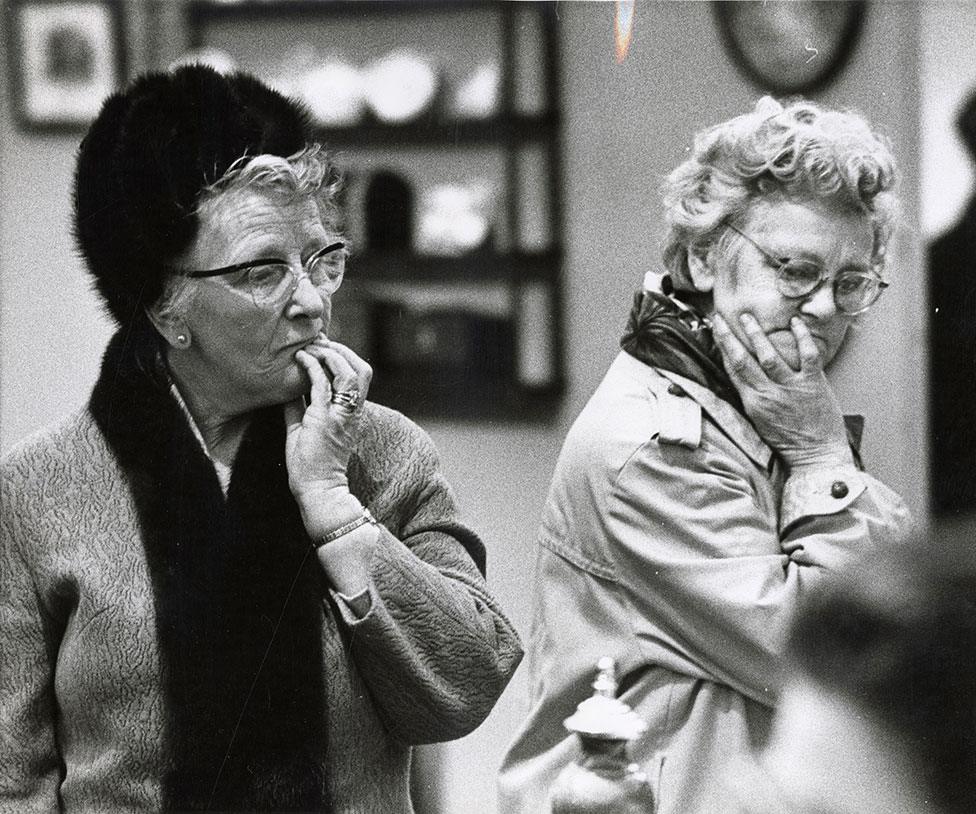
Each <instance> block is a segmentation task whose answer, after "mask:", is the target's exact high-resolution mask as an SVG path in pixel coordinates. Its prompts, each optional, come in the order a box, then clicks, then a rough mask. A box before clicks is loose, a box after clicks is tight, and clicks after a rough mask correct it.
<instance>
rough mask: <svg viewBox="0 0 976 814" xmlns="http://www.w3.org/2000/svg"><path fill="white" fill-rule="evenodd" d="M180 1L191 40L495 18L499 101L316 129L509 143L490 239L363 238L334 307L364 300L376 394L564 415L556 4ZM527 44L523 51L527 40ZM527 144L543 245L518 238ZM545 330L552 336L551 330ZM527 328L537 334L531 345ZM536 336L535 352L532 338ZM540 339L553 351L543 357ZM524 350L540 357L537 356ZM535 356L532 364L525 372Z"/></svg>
mask: <svg viewBox="0 0 976 814" xmlns="http://www.w3.org/2000/svg"><path fill="white" fill-rule="evenodd" d="M184 8H185V17H184V19H185V23H186V26H187V41H188V42H189V44H190V46H191V47H193V48H201V47H205V46H212V47H219V48H222V47H225V45H226V43H225V42H222V41H221V39H220V38H221V36H225V32H226V31H227V30H228V28H230V29H233V30H238V28H239V27H243V28H244V29H249V36H250V39H249V40H248V41H249V42H251V43H252V46H253V43H254V42H255V32H259V31H260V30H261V27H262V26H264V25H266V24H272V25H275V26H280V25H281V24H283V23H285V24H289V25H293V26H294V27H295V30H296V32H298V31H301V32H303V34H304V36H307V37H309V38H310V40H311V41H313V42H314V38H315V37H316V36H319V37H325V32H328V36H327V37H325V39H327V40H328V41H329V42H334V41H337V40H338V39H339V38H337V37H335V32H336V31H337V30H341V31H343V32H344V35H345V36H346V38H347V39H352V40H355V33H354V32H355V31H357V30H360V31H365V30H367V29H361V28H359V27H360V26H367V27H368V26H371V24H372V23H374V22H376V21H385V24H386V25H388V26H389V25H394V26H399V25H400V23H399V22H397V21H396V18H397V15H401V16H402V17H403V18H406V17H407V16H408V15H413V16H414V19H415V20H416V18H417V16H418V15H440V14H451V15H455V17H454V18H447V19H452V20H454V21H457V20H458V18H457V15H465V17H464V19H465V20H469V19H474V18H477V21H478V22H473V23H472V25H485V23H484V21H485V20H490V26H488V27H487V28H486V30H487V31H488V33H490V34H492V35H493V39H492V50H493V52H494V56H495V58H496V60H497V64H498V66H499V68H500V71H501V77H500V80H501V81H500V98H499V104H498V106H497V109H496V110H495V112H494V113H493V115H491V116H489V117H486V118H481V119H470V118H454V117H452V116H451V115H450V113H448V112H447V109H446V106H445V105H443V104H441V103H440V102H441V101H442V100H440V99H439V100H438V102H437V103H435V104H433V105H432V106H431V107H430V109H429V110H428V111H427V112H426V113H425V114H423V115H422V116H420V117H419V118H417V119H415V120H413V121H410V122H408V123H404V124H397V125H391V124H386V123H383V122H379V121H377V120H375V119H371V118H369V117H368V116H367V117H365V118H364V119H363V120H362V121H360V122H357V123H356V124H355V125H354V126H349V127H321V128H319V129H318V130H317V131H316V136H317V138H318V139H319V140H320V141H322V143H324V144H325V145H327V146H328V147H329V148H333V149H338V150H340V151H341V153H340V154H345V153H347V152H348V153H350V154H353V155H354V156H361V155H362V154H363V153H364V151H365V152H367V153H368V154H369V155H371V156H381V157H382V156H390V157H391V158H392V157H395V158H396V159H397V160H399V161H403V160H406V159H404V156H405V155H407V154H409V155H411V156H416V155H417V154H420V155H425V156H434V157H439V156H441V155H445V156H446V155H457V154H458V153H457V151H462V152H463V151H466V150H479V151H481V152H480V153H479V155H481V154H484V152H485V151H489V152H491V153H492V154H494V155H497V156H499V157H500V164H499V166H500V167H501V171H500V173H499V181H500V184H501V188H502V194H501V198H500V202H501V205H500V206H499V207H498V211H497V218H498V221H499V222H497V223H494V224H493V225H494V227H495V228H493V230H492V238H491V240H490V241H489V242H488V245H487V246H486V247H484V248H481V249H478V250H475V251H472V252H470V253H467V254H464V255H461V256H457V257H451V256H431V255H425V254H420V253H417V252H413V251H393V252H390V251H377V250H374V249H371V248H370V247H369V246H368V245H366V246H363V247H362V248H361V249H360V250H358V251H356V253H355V254H354V255H353V257H352V258H351V260H350V266H349V273H348V277H347V279H348V282H347V284H346V285H345V286H343V290H342V291H341V292H340V293H341V294H342V297H341V298H337V303H336V313H337V314H341V313H342V311H343V309H344V308H347V307H351V305H355V307H356V309H357V310H356V311H355V313H357V314H359V315H361V322H362V323H363V325H365V328H364V329H363V330H361V331H360V332H359V335H358V336H357V341H356V342H355V343H353V344H354V347H355V348H356V350H357V351H359V352H360V353H362V354H363V355H365V356H366V357H367V358H368V359H369V360H370V362H371V364H372V365H373V367H374V378H373V384H372V386H371V389H370V398H372V399H374V400H376V401H379V402H381V403H384V404H387V405H389V406H391V407H395V408H397V409H400V410H402V411H404V412H406V413H407V414H409V415H412V416H417V417H436V418H444V419H449V420H463V421H484V420H489V421H522V420H525V421H546V420H551V419H554V418H555V416H556V414H557V412H558V406H559V402H560V399H561V396H562V394H563V392H564V390H565V381H564V375H565V366H564V361H563V351H562V347H563V324H562V311H563V292H562V267H563V248H562V234H563V201H562V190H563V187H562V153H561V141H560V138H561V117H560V105H559V79H558V66H559V54H558V39H559V38H558V30H557V26H558V17H557V14H556V11H557V9H556V7H555V4H553V3H550V2H519V3H515V2H501V1H500V0H276V1H275V2H254V1H249V2H237V3H227V2H219V0H189V2H187V3H186V4H185V7H184ZM468 13H473V15H472V17H468V16H466V15H468ZM529 18H531V22H532V25H531V26H529V27H530V28H532V30H533V31H536V32H537V38H536V41H535V42H534V44H533V45H532V51H533V53H527V51H528V49H527V48H526V47H525V45H526V43H525V39H524V36H523V38H522V39H521V40H520V39H519V38H520V36H522V35H521V29H523V28H525V25H524V24H525V23H526V21H527V19H529ZM431 19H433V16H432V17H431ZM391 20H393V22H392V23H391V22H390V21H391ZM445 24H446V23H445ZM452 24H453V23H452ZM463 24H464V23H463ZM317 26H318V28H316V27H317ZM221 32H224V34H222V33H221ZM316 32H318V34H317V33H316ZM347 44H348V43H347ZM427 45H428V48H430V50H431V51H433V49H434V48H436V47H437V44H436V43H435V44H434V45H433V46H431V44H430V43H428V44H427ZM520 46H522V51H519V50H518V49H519V47H520ZM231 53H233V51H231ZM382 55H383V54H382V53H374V54H371V55H370V56H371V57H374V58H375V57H379V56H382ZM431 55H432V56H434V55H436V56H437V57H438V58H443V59H445V60H451V59H453V60H455V61H456V62H457V65H458V66H462V67H464V68H466V67H467V65H466V63H465V60H466V59H467V58H468V55H467V54H466V53H460V52H457V53H439V52H434V53H432V54H431ZM519 58H522V59H523V60H525V59H529V60H531V61H533V62H534V63H535V65H536V66H537V70H538V73H537V75H536V76H535V77H534V79H535V80H536V81H538V87H539V88H541V100H538V101H541V104H537V105H535V106H534V107H533V106H529V107H528V108H526V106H525V105H524V104H520V102H522V101H523V100H522V99H521V98H520V97H519V93H520V92H521V91H522V88H521V87H520V86H519V81H520V76H519V75H518V71H517V69H516V67H515V66H516V65H517V63H518V60H519ZM537 95H538V94H537ZM404 148H406V152H405V151H404ZM528 150H534V151H536V152H535V154H536V155H539V156H541V160H544V161H545V170H544V171H543V172H539V173H536V174H535V175H534V176H533V181H532V183H534V184H535V188H534V192H535V194H536V195H537V200H538V201H539V202H541V203H540V205H541V206H542V208H543V209H544V215H543V216H542V222H543V223H544V229H543V230H542V231H543V232H544V233H545V234H546V235H547V239H546V241H545V245H538V241H535V242H534V243H533V242H532V241H530V244H532V245H522V244H521V243H520V237H521V236H522V232H521V231H520V230H521V226H522V223H523V218H524V217H525V215H526V212H525V207H526V206H528V205H529V204H527V203H526V202H525V201H524V200H523V197H524V186H523V184H524V183H525V179H524V177H523V174H524V173H525V172H526V169H525V166H524V163H525V155H526V152H525V151H528ZM355 160H356V158H355V157H353V158H352V159H350V161H352V162H355ZM452 160H453V159H452ZM347 169H348V170H349V173H350V178H351V183H359V182H360V181H361V180H362V178H361V175H362V174H361V173H360V168H359V167H358V166H356V165H355V163H353V164H351V165H350V166H349V167H348V168H347ZM536 214H538V213H536ZM538 221H539V218H538V216H537V217H536V222H537V223H538ZM498 234H501V235H503V239H502V240H501V241H498V240H496V237H497V236H498ZM354 242H355V241H354ZM405 287H406V288H408V289H412V290H413V291H414V292H415V296H412V297H405V298H404V300H403V302H402V303H398V302H397V300H396V292H397V291H401V292H402V291H403V290H404V288H405ZM479 287H480V289H483V291H484V297H485V299H486V300H489V299H492V298H494V299H493V300H492V301H493V302H494V301H496V300H497V297H498V293H499V289H501V290H503V291H504V292H507V298H508V302H509V304H510V310H509V311H508V312H507V313H506V314H503V315H501V316H500V315H499V314H498V313H497V309H495V310H489V311H485V310H481V311H479V309H478V303H477V299H478V293H477V292H478V290H479ZM455 288H456V289H457V291H459V292H461V291H462V290H463V296H461V295H460V294H459V297H458V300H457V302H458V305H457V306H456V307H452V306H450V305H448V306H445V305H444V304H443V302H444V299H445V292H448V296H447V300H448V301H450V296H449V295H450V292H451V291H452V290H454V289H455ZM434 289H436V293H437V297H433V295H432V299H434V300H436V301H437V302H438V303H440V304H439V305H436V306H431V307H429V308H428V307H427V306H426V305H425V306H424V307H420V308H418V307H417V302H418V300H422V298H423V297H424V296H425V293H424V292H428V291H431V290H434ZM472 290H474V291H475V294H474V295H473V296H472ZM391 292H392V293H391ZM540 292H542V295H541V296H542V297H543V300H544V302H545V306H546V307H544V308H542V309H541V311H540V309H539V308H538V307H537V308H535V310H533V309H532V308H528V307H526V306H525V303H526V302H529V301H532V302H534V303H535V304H536V305H538V303H539V298H540ZM533 298H534V299H533ZM472 301H474V305H472ZM540 313H542V314H544V316H540ZM528 321H532V322H533V324H527V323H528ZM339 322H340V323H341V320H339ZM360 327H362V326H360ZM340 333H341V332H340ZM540 334H541V335H542V336H543V340H544V341H542V342H541V343H540V340H539V337H540ZM338 338H339V339H343V338H344V336H342V335H340V336H339V337H338ZM530 341H534V342H535V343H536V344H535V345H527V344H526V343H527V342H530ZM533 348H535V356H534V357H533V356H532V355H531V353H529V352H528V351H531V350H532V349H533ZM527 349H528V350H527ZM540 353H541V354H544V355H545V358H540V357H539V354H540ZM465 354H467V356H465ZM526 359H533V360H534V361H532V362H528V363H527V362H526V361H525V360H526ZM530 367H531V368H532V369H533V371H534V372H532V373H527V369H528V368H530ZM540 371H542V372H541V373H540Z"/></svg>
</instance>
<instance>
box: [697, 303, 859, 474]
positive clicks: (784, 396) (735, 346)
mask: <svg viewBox="0 0 976 814" xmlns="http://www.w3.org/2000/svg"><path fill="white" fill-rule="evenodd" d="M740 321H741V323H742V327H743V329H744V330H745V333H746V336H747V337H748V339H749V342H750V343H751V344H752V351H751V352H750V350H749V349H748V348H747V347H746V346H745V345H744V344H743V343H742V342H741V341H740V340H739V338H738V337H737V336H736V335H735V334H734V333H733V332H732V330H731V329H730V328H729V326H728V323H726V322H725V320H724V319H722V317H721V316H720V315H719V314H717V313H716V314H714V315H713V316H712V323H713V326H714V331H713V333H714V336H715V341H716V343H717V344H718V347H719V350H720V351H721V353H722V357H723V359H724V361H725V369H726V372H727V373H728V374H729V377H730V378H731V379H732V384H733V385H734V386H735V389H736V390H737V391H738V393H739V396H740V398H741V399H742V405H743V407H744V408H745V411H746V415H748V416H749V418H750V420H751V421H752V423H753V425H754V426H755V428H756V431H757V432H758V433H759V435H760V437H761V438H762V439H763V440H764V441H765V442H766V443H767V444H769V446H771V447H772V448H773V449H775V450H776V451H777V452H778V453H779V454H780V456H781V457H782V458H783V460H784V461H785V462H786V464H787V466H789V467H790V469H796V468H797V467H802V466H834V465H839V464H844V463H851V462H852V461H853V457H852V455H851V451H850V447H849V446H848V442H847V432H846V430H845V427H844V416H843V414H842V413H841V409H840V405H839V404H838V402H837V397H836V396H835V395H834V391H833V389H832V388H831V386H830V384H829V383H828V382H827V377H826V376H825V375H824V372H823V364H822V361H821V359H820V351H819V350H818V348H817V344H816V342H815V341H814V339H813V335H812V334H811V333H810V330H809V329H808V328H807V326H806V324H805V323H804V322H803V320H802V319H800V318H799V317H794V318H793V319H792V321H791V322H790V330H791V331H792V332H793V336H794V338H795V339H796V345H797V350H798V352H799V358H800V369H799V370H794V369H793V368H792V367H790V366H789V365H788V364H787V363H786V360H784V359H783V357H782V356H781V355H780V354H779V353H778V352H777V350H776V348H775V347H773V344H772V343H771V342H770V341H769V337H768V336H766V334H765V333H763V331H762V328H761V327H760V326H759V323H758V322H756V320H755V319H754V318H753V317H752V316H751V315H750V314H744V315H743V316H742V318H741V320H740Z"/></svg>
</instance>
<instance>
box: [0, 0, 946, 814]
mask: <svg viewBox="0 0 976 814" xmlns="http://www.w3.org/2000/svg"><path fill="white" fill-rule="evenodd" d="M613 12H614V4H613V3H570V2H561V3H559V4H558V14H559V20H560V27H561V50H562V77H563V87H562V102H563V110H564V122H565V126H564V133H563V140H564V171H565V179H566V189H565V201H566V223H565V234H564V240H565V245H566V249H567V263H566V267H565V273H566V290H565V294H566V301H565V320H566V329H567V343H566V348H565V353H566V359H567V370H568V377H569V391H568V393H567V396H566V399H565V402H564V406H563V409H562V410H561V412H560V414H559V415H558V416H556V417H554V420H553V422H552V423H551V424H549V425H545V426H534V425H525V426H523V425H518V424H515V425H503V426H502V425H455V424H452V423H450V422H440V421H439V422H425V426H426V427H427V429H428V430H429V431H430V432H431V434H432V436H433V437H434V439H435V441H436V442H437V444H438V446H439V448H440V450H441V452H442V456H443V462H444V468H445V470H446V472H447V474H448V477H449V478H450V480H451V481H452V482H453V483H454V485H455V487H456V489H457V492H458V495H459V498H460V501H461V504H462V508H463V509H464V510H465V512H466V516H467V518H468V520H469V522H470V523H471V525H473V526H474V527H475V528H477V529H479V530H480V531H481V532H482V533H483V536H484V538H485V540H486V542H487V544H488V549H489V573H488V576H489V581H490V583H491V585H492V587H493V588H494V590H495V592H496V594H497V595H498V597H499V599H500V600H501V602H502V604H503V606H504V607H505V608H506V609H507V610H508V611H509V613H510V616H511V618H512V619H513V621H514V622H515V624H516V625H517V626H518V628H519V629H520V630H521V631H523V632H527V631H528V622H529V613H530V602H531V598H530V588H531V582H530V577H531V573H532V564H533V560H534V551H533V544H534V537H535V531H536V525H537V522H538V518H539V513H540V510H541V507H542V504H543V502H544V499H545V493H546V489H547V487H548V481H549V476H550V473H551V470H552V466H553V464H554V461H555V457H556V455H557V453H558V449H559V446H560V444H561V441H562V438H563V436H564V435H565V432H566V430H567V429H568V426H569V424H570V422H571V420H572V418H573V417H574V416H575V414H576V413H577V412H578V410H579V409H580V408H581V407H582V405H583V403H584V402H585V400H586V398H587V397H588V395H589V393H590V392H591V391H592V390H593V388H594V387H595V386H596V384H597V383H598V381H599V379H600V378H601V376H602V375H603V372H604V371H605V369H606V367H607V365H608V364H609V362H610V360H611V359H612V358H613V356H614V355H615V353H616V351H617V340H618V337H619V334H620V331H621V329H622V328H623V325H624V322H625V319H626V315H627V310H628V308H629V303H630V298H631V295H632V292H633V291H634V290H635V289H636V288H637V287H638V286H639V284H640V281H641V278H642V276H643V273H644V272H645V271H647V270H649V269H655V268H656V267H657V264H658V256H659V251H658V245H659V240H660V237H661V234H662V221H661V216H660V209H659V204H658V194H657V190H658V188H659V185H660V182H661V180H662V178H663V176H664V175H665V174H666V173H667V172H668V171H669V170H670V169H671V168H672V167H673V166H674V165H675V164H677V163H678V162H679V161H680V160H681V159H682V158H683V156H684V155H685V152H686V148H687V145H688V143H689V138H690V134H691V133H693V132H694V131H696V130H698V129H700V128H701V127H703V126H705V125H707V124H710V123H713V122H715V121H718V120H720V119H722V118H726V117H728V116H731V115H734V114H737V113H740V112H743V111H744V110H746V109H748V108H749V107H751V105H752V104H754V102H755V100H756V99H757V98H758V96H759V92H758V90H757V89H756V88H754V87H753V86H751V85H749V84H748V83H747V82H746V81H745V80H743V79H742V78H741V77H740V76H739V74H738V73H737V72H736V71H735V69H734V67H733V66H732V64H731V63H730V61H729V60H728V58H727V56H726V54H725V53H724V51H723V50H722V47H721V44H720V42H719V39H718V36H717V30H716V27H715V24H714V20H713V18H712V13H711V9H710V6H709V4H707V3H699V2H687V3H686V2H675V3H649V2H648V3H639V4H638V6H637V10H636V15H635V27H634V37H633V42H632V44H631V48H630V53H629V55H628V56H627V58H626V60H625V61H624V62H623V64H621V65H618V64H617V63H616V62H615V61H614V57H613ZM961 13H962V12H960V11H959V10H958V9H955V8H954V7H953V6H952V5H951V4H939V5H938V6H933V7H932V8H931V9H926V19H927V20H929V21H930V22H931V23H932V24H933V25H934V22H935V21H942V20H943V16H942V15H948V16H949V18H950V22H949V23H946V25H948V26H950V27H951V25H952V23H951V19H954V18H953V17H952V15H954V14H961ZM919 40H920V24H919V7H918V5H917V4H916V3H910V2H903V3H888V4H882V3H878V4H875V5H874V6H873V7H872V8H871V10H870V13H869V16H868V19H867V23H866V27H865V30H864V33H863V38H862V41H861V43H860V47H859V50H858V52H857V53H856V54H855V56H854V58H853V60H852V61H851V63H850V64H849V65H848V67H847V69H846V70H845V72H844V73H843V74H842V75H841V76H840V77H839V79H838V81H837V82H836V83H835V84H833V85H832V86H831V87H830V88H829V89H828V90H827V92H826V93H824V94H822V95H821V96H819V97H818V98H821V99H822V100H823V101H825V102H827V103H831V104H837V105H842V106H853V107H856V108H858V109H860V110H861V111H862V112H864V113H865V114H866V115H867V116H868V117H869V118H870V119H872V120H873V121H874V122H876V123H878V124H879V125H881V126H883V127H884V128H885V129H886V130H887V132H888V133H889V134H890V136H891V138H892V141H893V143H894V145H895V149H896V152H897V153H898V155H899V156H901V158H902V163H903V167H904V170H905V182H904V188H903V192H904V199H905V215H906V218H905V223H904V226H903V228H902V230H901V232H900V233H899V235H898V238H897V241H896V246H895V250H894V256H893V260H892V264H891V269H890V272H889V274H890V277H891V278H892V280H893V282H894V285H893V286H892V288H891V290H890V291H889V292H887V293H886V295H885V299H884V301H883V305H881V306H879V307H878V309H877V310H876V311H875V312H874V313H873V314H872V315H871V316H870V317H869V318H868V319H867V320H866V321H865V325H864V326H863V328H861V329H860V330H859V332H858V336H856V337H855V340H854V343H853V346H852V347H851V348H850V349H849V351H848V352H845V354H844V358H843V359H842V360H841V362H840V364H839V366H838V370H836V371H835V378H836V381H837V383H838V389H839V393H840V396H841V400H842V403H843V404H844V406H845V408H847V409H848V410H849V411H857V412H863V413H864V414H865V415H866V416H867V422H868V423H867V435H866V439H865V460H866V461H867V462H868V464H869V466H870V468H871V469H872V471H874V472H875V473H876V474H878V475H879V476H880V477H881V478H882V479H883V480H885V481H886V482H888V483H889V484H890V485H891V486H892V487H893V488H895V489H897V490H899V491H900V492H902V493H903V494H904V495H905V496H906V499H907V500H908V502H909V503H910V505H911V506H912V507H913V508H914V509H915V510H916V511H917V512H918V513H919V514H921V515H923V516H924V507H925V494H924V483H925V477H924V463H923V462H924V460H925V445H924V425H925V418H924V407H923V402H924V375H922V374H921V373H920V371H922V370H923V359H922V346H923V342H922V341H921V340H922V336H923V320H924V302H923V301H922V299H921V293H920V292H921V291H922V287H921V285H920V284H921V281H922V276H921V275H922V273H923V272H922V269H921V265H920V251H919V250H920V228H919V223H918V216H917V213H918V210H919V206H918V204H919V178H918V154H919V127H918V119H919V104H920V102H919V62H918V61H919V47H918V46H919ZM0 42H3V45H0V48H3V47H5V42H4V38H3V37H0ZM0 56H2V58H3V63H2V64H4V65H6V55H5V54H3V55H0ZM930 56H931V55H930V54H929V53H928V52H927V51H926V52H925V58H926V59H928V58H930ZM0 83H2V84H0V448H2V449H6V448H8V447H9V446H10V445H11V444H12V443H14V442H15V441H16V440H18V439H20V438H22V437H23V436H24V435H25V434H27V433H29V432H31V431H32V430H35V429H37V428H38V427H41V426H43V425H44V424H46V423H49V422H50V421H52V420H54V419H56V418H58V417H59V416H61V415H63V414H64V413H65V412H67V411H68V410H69V409H70V408H73V407H75V406H77V405H80V404H82V403H84V401H85V399H86V398H87V395H88V392H89V389H90V387H91V385H92V383H93V381H94V378H95V375H96V373H97V367H98V362H99V357H100V354H101V351H102V348H103V347H104V344H105V342H106V340H107V338H108V336H109V333H110V326H109V323H108V321H107V320H106V319H105V318H104V317H103V316H102V315H101V312H100V309H99V306H98V305H97V302H96V299H95V297H94V296H93V295H92V293H91V292H90V290H89V286H88V282H87V279H86V277H85V275H84V273H83V271H82V266H81V263H80V262H79V261H78V259H77V258H76V256H75V253H74V250H73V244H72V241H71V239H70V220H69V212H70V208H69V191H70V179H71V170H72V161H73V153H74V150H75V147H76V144H77V141H78V136H77V135H73V136H44V137H40V136H34V135H29V134H25V133H22V132H19V131H18V130H16V129H15V127H14V125H13V123H12V120H11V114H10V99H9V98H8V94H9V87H8V85H7V83H6V81H5V80H0ZM524 712H525V671H524V669H523V670H520V671H519V672H518V674H517V675H516V677H515V679H514V680H513V682H512V685H511V686H510V688H509V690H508V691H507V692H506V693H505V695H504V696H503V698H502V700H501V702H500V703H499V705H498V707H497V708H496V710H495V712H493V713H492V715H491V717H490V718H489V720H488V721H487V722H486V723H485V724H484V725H483V726H482V727H481V728H480V729H479V730H478V731H477V732H476V733H474V734H473V735H472V736H469V737H468V738H465V739H463V740H462V741H459V742H457V743H454V744H450V745H446V746H438V747H431V748H429V749H427V750H425V752H424V755H423V757H422V760H423V761H424V762H425V764H426V765H428V766H429V764H430V761H429V758H430V757H432V756H433V757H439V758H441V759H440V760H438V761H437V765H438V768H437V770H436V771H431V770H430V769H429V768H428V769H426V770H425V772H424V775H425V777H427V778H428V782H429V783H430V784H431V785H432V786H433V788H432V789H431V792H432V796H433V797H434V798H439V799H440V803H441V805H440V808H441V810H442V811H444V812H449V813H450V814H461V813H462V812H465V813H467V812H473V813H474V814H478V813H479V812H492V811H493V810H494V808H495V804H494V799H495V796H494V795H495V792H494V778H495V772H496V770H497V766H498V763H499V761H500V760H501V756H502V753H503V751H504V748H505V745H506V744H507V743H508V741H509V740H510V738H511V736H512V735H513V733H514V731H515V729H516V728H517V726H518V724H519V723H520V721H521V720H522V719H523V717H524Z"/></svg>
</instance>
